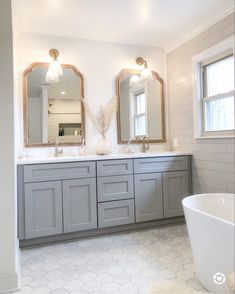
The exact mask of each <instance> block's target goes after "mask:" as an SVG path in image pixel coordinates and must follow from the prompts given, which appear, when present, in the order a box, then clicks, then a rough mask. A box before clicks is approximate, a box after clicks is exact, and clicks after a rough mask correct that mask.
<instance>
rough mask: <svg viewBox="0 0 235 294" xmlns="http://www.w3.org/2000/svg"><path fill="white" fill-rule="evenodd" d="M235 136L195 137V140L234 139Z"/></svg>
mask: <svg viewBox="0 0 235 294" xmlns="http://www.w3.org/2000/svg"><path fill="white" fill-rule="evenodd" d="M234 138H235V135H233V136H203V137H194V139H195V140H201V139H234Z"/></svg>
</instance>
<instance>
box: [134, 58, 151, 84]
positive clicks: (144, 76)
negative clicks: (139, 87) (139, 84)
mask: <svg viewBox="0 0 235 294" xmlns="http://www.w3.org/2000/svg"><path fill="white" fill-rule="evenodd" d="M136 63H137V64H138V65H140V66H144V68H143V69H142V70H141V73H140V80H142V81H152V80H153V75H152V71H151V70H150V69H149V68H148V64H147V61H146V60H144V59H143V58H142V57H138V58H136Z"/></svg>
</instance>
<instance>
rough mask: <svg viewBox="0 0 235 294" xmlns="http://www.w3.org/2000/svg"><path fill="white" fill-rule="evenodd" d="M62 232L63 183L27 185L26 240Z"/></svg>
mask: <svg viewBox="0 0 235 294" xmlns="http://www.w3.org/2000/svg"><path fill="white" fill-rule="evenodd" d="M62 232H63V228H62V189H61V182H60V181H54V182H40V183H30V184H25V238H36V237H42V236H50V235H55V234H61V233H62Z"/></svg>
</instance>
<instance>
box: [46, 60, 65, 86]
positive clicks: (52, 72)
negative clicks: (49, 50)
mask: <svg viewBox="0 0 235 294" xmlns="http://www.w3.org/2000/svg"><path fill="white" fill-rule="evenodd" d="M62 75H63V70H62V66H61V64H60V63H59V61H58V60H57V59H53V60H52V61H51V63H50V65H49V69H48V72H47V75H46V81H47V82H50V83H58V82H59V76H62Z"/></svg>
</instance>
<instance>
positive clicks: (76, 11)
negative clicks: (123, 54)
mask: <svg viewBox="0 0 235 294" xmlns="http://www.w3.org/2000/svg"><path fill="white" fill-rule="evenodd" d="M232 10H233V0H13V11H14V17H15V21H16V22H15V26H16V27H17V30H19V31H20V32H31V33H40V34H48V35H55V36H66V37H76V38H80V39H88V40H97V41H109V42H118V43H128V44H136V45H145V46H154V47H163V48H166V49H168V50H169V49H170V48H173V47H174V46H176V45H178V44H179V43H180V42H181V41H185V40H186V39H187V38H189V37H190V36H192V35H193V34H196V33H198V32H199V31H201V30H202V29H205V28H206V27H208V26H209V25H211V24H213V23H214V22H215V21H218V20H219V19H221V18H222V17H224V16H226V15H227V14H229V13H231V12H232Z"/></svg>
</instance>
